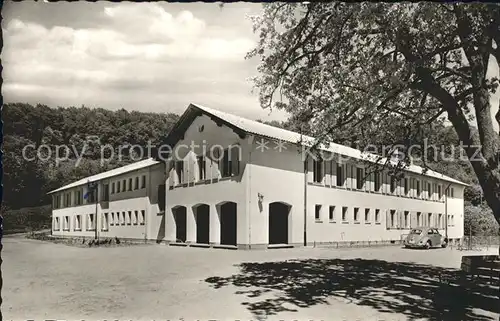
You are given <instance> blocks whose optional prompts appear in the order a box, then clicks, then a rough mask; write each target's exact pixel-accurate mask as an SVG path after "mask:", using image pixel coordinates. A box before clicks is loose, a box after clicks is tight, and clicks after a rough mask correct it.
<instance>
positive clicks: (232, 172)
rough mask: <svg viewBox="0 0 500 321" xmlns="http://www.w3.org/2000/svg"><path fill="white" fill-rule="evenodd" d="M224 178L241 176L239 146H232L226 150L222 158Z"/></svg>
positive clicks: (222, 174)
mask: <svg viewBox="0 0 500 321" xmlns="http://www.w3.org/2000/svg"><path fill="white" fill-rule="evenodd" d="M221 165H222V171H221V176H222V177H231V176H237V175H239V170H240V148H239V146H238V145H234V146H231V147H230V148H227V149H225V150H224V154H223V156H222V164H221Z"/></svg>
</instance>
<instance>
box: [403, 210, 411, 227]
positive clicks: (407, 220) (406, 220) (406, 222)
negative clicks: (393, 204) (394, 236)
mask: <svg viewBox="0 0 500 321" xmlns="http://www.w3.org/2000/svg"><path fill="white" fill-rule="evenodd" d="M403 226H404V228H410V212H408V211H405V213H404V217H403Z"/></svg>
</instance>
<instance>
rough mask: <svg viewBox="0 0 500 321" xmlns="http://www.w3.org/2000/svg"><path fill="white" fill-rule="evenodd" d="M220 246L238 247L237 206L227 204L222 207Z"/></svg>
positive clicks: (230, 203)
mask: <svg viewBox="0 0 500 321" xmlns="http://www.w3.org/2000/svg"><path fill="white" fill-rule="evenodd" d="M219 208H220V244H223V245H236V240H237V239H236V230H237V204H236V203H234V202H225V203H223V204H222V205H220V207H219Z"/></svg>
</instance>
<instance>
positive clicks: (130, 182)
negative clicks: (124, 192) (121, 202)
mask: <svg viewBox="0 0 500 321" xmlns="http://www.w3.org/2000/svg"><path fill="white" fill-rule="evenodd" d="M128 190H129V191H131V190H132V178H129V179H128Z"/></svg>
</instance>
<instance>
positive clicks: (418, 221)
mask: <svg viewBox="0 0 500 321" xmlns="http://www.w3.org/2000/svg"><path fill="white" fill-rule="evenodd" d="M420 226H422V213H420V212H417V227H420Z"/></svg>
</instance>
